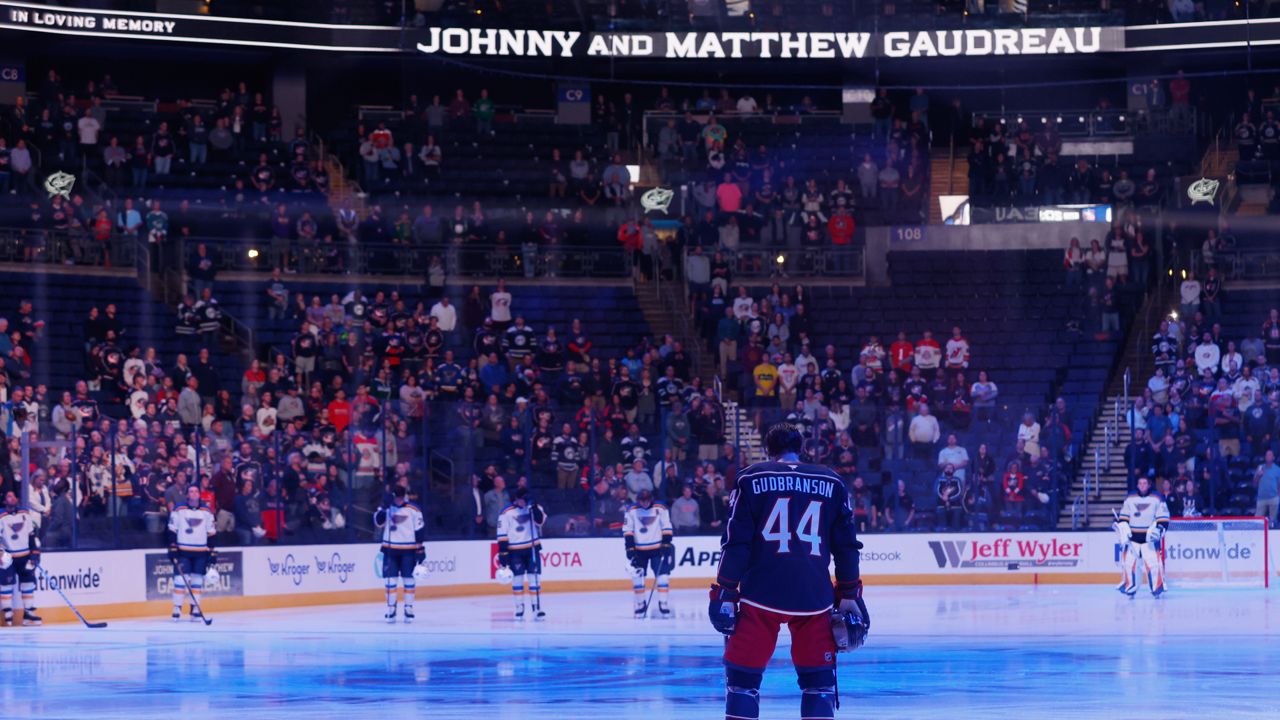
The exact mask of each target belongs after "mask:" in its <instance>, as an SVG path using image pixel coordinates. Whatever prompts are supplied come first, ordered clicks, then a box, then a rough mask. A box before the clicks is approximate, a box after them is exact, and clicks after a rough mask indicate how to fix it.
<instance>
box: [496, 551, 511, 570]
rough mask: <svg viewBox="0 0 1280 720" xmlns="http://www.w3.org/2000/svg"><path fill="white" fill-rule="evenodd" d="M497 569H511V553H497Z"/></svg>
mask: <svg viewBox="0 0 1280 720" xmlns="http://www.w3.org/2000/svg"><path fill="white" fill-rule="evenodd" d="M498 567H511V553H498Z"/></svg>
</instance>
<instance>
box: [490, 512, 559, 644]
mask: <svg viewBox="0 0 1280 720" xmlns="http://www.w3.org/2000/svg"><path fill="white" fill-rule="evenodd" d="M546 519H547V514H546V512H545V511H544V510H543V509H542V507H541V506H540V505H538V504H537V503H531V502H529V491H528V490H527V489H526V488H518V489H517V490H516V494H515V499H514V500H512V501H511V504H510V505H508V506H506V507H505V508H503V509H502V512H501V513H499V514H498V567H500V568H506V569H507V570H508V571H510V572H511V594H512V596H514V597H515V601H516V619H517V620H523V619H524V588H525V581H526V580H527V581H528V585H529V595H530V596H531V599H532V603H531V605H532V606H533V617H534V618H535V619H537V620H541V619H543V618H545V617H546V616H547V614H546V613H545V612H543V610H542V584H541V580H540V576H541V574H542V541H541V540H539V539H538V535H539V533H538V529H539V528H540V527H542V523H544V522H546ZM504 574H505V573H504Z"/></svg>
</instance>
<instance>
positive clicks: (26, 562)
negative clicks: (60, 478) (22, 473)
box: [0, 490, 40, 625]
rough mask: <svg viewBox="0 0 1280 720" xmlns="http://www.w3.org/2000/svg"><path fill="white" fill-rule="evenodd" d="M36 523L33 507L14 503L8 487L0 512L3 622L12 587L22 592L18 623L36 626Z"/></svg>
mask: <svg viewBox="0 0 1280 720" xmlns="http://www.w3.org/2000/svg"><path fill="white" fill-rule="evenodd" d="M38 529H39V524H38V523H37V522H36V513H35V511H33V510H30V509H28V508H25V507H22V506H21V505H19V504H18V495H17V494H16V493H14V492H13V491H12V490H11V491H9V492H7V493H5V495H4V511H3V512H0V533H3V538H0V606H2V607H3V608H4V622H5V624H10V625H11V624H13V588H14V585H15V584H16V585H17V586H18V591H19V592H21V593H22V624H23V625H39V624H40V616H39V615H36V608H35V592H36V570H35V569H36V567H37V566H39V565H40V538H39V537H38V536H37V530H38Z"/></svg>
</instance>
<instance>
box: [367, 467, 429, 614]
mask: <svg viewBox="0 0 1280 720" xmlns="http://www.w3.org/2000/svg"><path fill="white" fill-rule="evenodd" d="M373 522H374V524H375V525H377V526H378V527H380V528H382V532H381V536H382V578H383V580H385V581H386V583H387V614H386V616H385V617H386V620H387V622H389V623H393V622H395V621H396V582H397V580H398V581H399V582H401V583H402V584H403V585H404V621H405V622H406V623H411V622H413V601H414V596H415V595H417V592H418V581H417V577H416V573H415V570H416V568H417V567H418V565H419V564H421V563H422V561H423V560H426V559H427V551H426V549H425V548H423V546H422V543H423V541H424V540H425V539H426V538H425V536H426V527H427V525H426V523H425V522H424V521H423V518H422V510H421V509H419V508H418V506H417V505H414V504H413V503H411V502H409V499H408V492H407V491H406V490H405V489H404V488H403V487H401V486H399V485H397V486H395V487H394V488H392V490H391V502H390V503H389V506H388V507H385V508H378V510H377V512H375V513H374V514H373Z"/></svg>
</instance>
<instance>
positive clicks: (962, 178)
mask: <svg viewBox="0 0 1280 720" xmlns="http://www.w3.org/2000/svg"><path fill="white" fill-rule="evenodd" d="M951 153H952V149H951V148H934V149H933V150H931V151H930V157H929V165H930V172H929V224H930V225H940V224H942V208H941V206H939V205H938V202H937V201H938V197H939V196H942V195H968V194H969V158H967V157H966V156H965V155H964V153H963V152H961V149H959V148H957V149H955V160H954V162H953V161H952V157H951Z"/></svg>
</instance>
